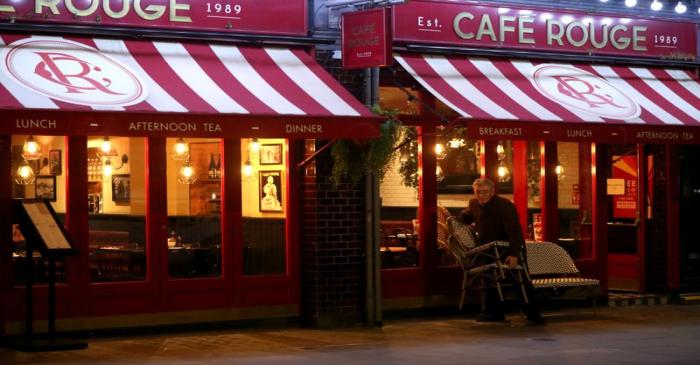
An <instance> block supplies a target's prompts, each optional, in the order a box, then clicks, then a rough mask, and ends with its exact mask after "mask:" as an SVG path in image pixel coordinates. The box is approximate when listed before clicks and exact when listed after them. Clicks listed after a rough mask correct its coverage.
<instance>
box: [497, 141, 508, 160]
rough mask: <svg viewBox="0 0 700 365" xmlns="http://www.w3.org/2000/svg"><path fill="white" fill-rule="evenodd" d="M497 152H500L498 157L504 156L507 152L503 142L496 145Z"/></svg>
mask: <svg viewBox="0 0 700 365" xmlns="http://www.w3.org/2000/svg"><path fill="white" fill-rule="evenodd" d="M496 153H497V154H498V157H502V156H503V155H505V153H506V149H505V148H504V147H503V145H502V144H500V143H499V144H498V145H497V146H496Z"/></svg>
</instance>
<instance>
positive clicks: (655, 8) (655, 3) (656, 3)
mask: <svg viewBox="0 0 700 365" xmlns="http://www.w3.org/2000/svg"><path fill="white" fill-rule="evenodd" d="M649 7H650V8H651V10H653V11H659V10H661V9H662V8H663V7H664V3H662V2H661V1H659V0H654V1H652V3H651V5H650V6H649Z"/></svg>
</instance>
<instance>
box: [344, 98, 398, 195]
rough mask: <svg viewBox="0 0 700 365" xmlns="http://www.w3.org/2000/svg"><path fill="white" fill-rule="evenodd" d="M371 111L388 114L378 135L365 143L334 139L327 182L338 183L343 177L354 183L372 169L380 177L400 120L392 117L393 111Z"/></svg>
mask: <svg viewBox="0 0 700 365" xmlns="http://www.w3.org/2000/svg"><path fill="white" fill-rule="evenodd" d="M375 112H377V113H378V114H382V115H385V116H387V117H388V119H387V121H385V122H384V123H382V125H381V127H380V133H381V134H380V136H379V138H376V139H372V140H369V141H367V143H362V144H360V143H357V142H354V141H350V140H338V141H337V142H336V143H335V144H334V145H333V148H332V149H331V155H332V156H333V159H334V164H333V172H332V173H331V182H333V184H335V185H338V184H340V183H341V182H343V181H345V179H349V180H350V181H351V182H352V183H357V182H358V181H360V179H361V178H362V177H363V176H364V175H365V174H366V173H367V172H370V171H372V172H375V173H376V174H377V176H378V177H379V180H381V179H382V178H384V175H385V174H386V171H387V168H388V167H389V165H390V163H391V161H392V159H393V158H394V157H395V156H396V154H395V153H394V152H395V151H394V143H395V142H396V139H397V134H398V131H399V127H400V126H401V122H399V121H398V120H396V119H394V116H395V113H392V112H390V111H381V110H378V108H375Z"/></svg>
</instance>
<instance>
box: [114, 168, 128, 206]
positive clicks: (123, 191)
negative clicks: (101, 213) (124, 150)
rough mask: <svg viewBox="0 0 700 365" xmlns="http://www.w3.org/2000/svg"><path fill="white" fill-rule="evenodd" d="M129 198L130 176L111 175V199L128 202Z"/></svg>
mask: <svg viewBox="0 0 700 365" xmlns="http://www.w3.org/2000/svg"><path fill="white" fill-rule="evenodd" d="M130 200H131V177H130V176H129V175H112V201H115V202H129V201H130Z"/></svg>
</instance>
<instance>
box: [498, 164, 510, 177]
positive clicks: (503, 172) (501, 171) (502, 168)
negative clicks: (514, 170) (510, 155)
mask: <svg viewBox="0 0 700 365" xmlns="http://www.w3.org/2000/svg"><path fill="white" fill-rule="evenodd" d="M506 175H508V168H507V167H505V166H498V177H501V178H503V177H506Z"/></svg>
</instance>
